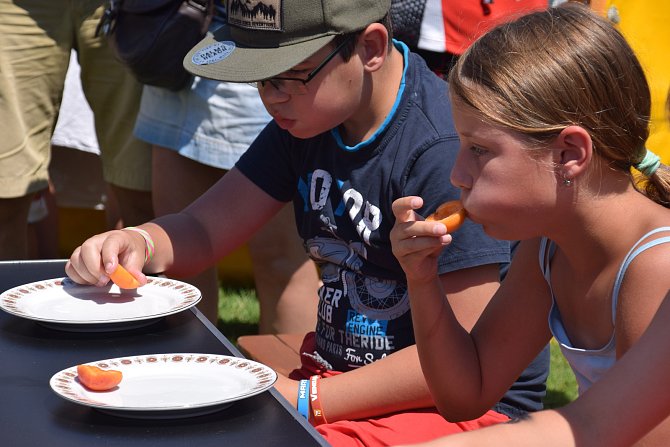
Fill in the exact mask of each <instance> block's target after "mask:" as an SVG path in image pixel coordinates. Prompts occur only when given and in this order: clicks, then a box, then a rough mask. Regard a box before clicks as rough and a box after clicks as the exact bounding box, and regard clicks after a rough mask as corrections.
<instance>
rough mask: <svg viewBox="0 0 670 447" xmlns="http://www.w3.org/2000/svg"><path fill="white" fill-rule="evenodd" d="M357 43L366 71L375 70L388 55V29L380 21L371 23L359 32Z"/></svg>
mask: <svg viewBox="0 0 670 447" xmlns="http://www.w3.org/2000/svg"><path fill="white" fill-rule="evenodd" d="M358 43H359V45H360V51H361V53H360V55H361V60H362V62H363V65H364V66H365V68H366V70H367V71H370V72H373V71H377V70H379V69H380V68H381V66H382V65H383V64H384V60H385V59H386V57H387V56H388V31H387V29H386V27H385V26H384V25H382V24H381V23H372V24H370V25H368V26H367V28H365V31H363V33H361V35H360V37H359V40H358Z"/></svg>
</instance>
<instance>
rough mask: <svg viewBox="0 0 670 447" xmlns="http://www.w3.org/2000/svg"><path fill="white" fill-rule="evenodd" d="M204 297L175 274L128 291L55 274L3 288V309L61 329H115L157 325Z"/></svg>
mask: <svg viewBox="0 0 670 447" xmlns="http://www.w3.org/2000/svg"><path fill="white" fill-rule="evenodd" d="M201 298H202V294H201V293H200V291H199V290H198V289H197V288H196V287H194V286H192V285H190V284H187V283H184V282H181V281H177V280H174V279H169V278H161V277H148V278H147V284H146V285H144V286H141V287H138V288H137V289H128V290H126V289H120V288H119V287H118V286H117V285H116V284H114V283H111V282H110V283H109V284H108V285H106V286H104V287H96V286H89V285H81V284H77V283H75V282H74V281H72V280H71V279H69V278H55V279H48V280H44V281H37V282H33V283H29V284H24V285H22V286H17V287H14V288H12V289H9V290H7V291H5V292H3V293H2V294H0V309H2V310H4V311H5V312H8V313H10V314H12V315H15V316H18V317H22V318H26V319H29V320H34V321H36V322H38V323H41V324H43V325H45V326H48V327H52V328H55V329H60V330H67V331H115V330H125V329H130V328H134V327H139V326H144V325H147V324H151V323H153V322H155V321H157V320H159V319H160V318H162V317H165V316H167V315H172V314H174V313H177V312H181V311H183V310H186V309H188V308H190V307H192V306H194V305H196V304H197V303H198V302H199V301H200V299H201Z"/></svg>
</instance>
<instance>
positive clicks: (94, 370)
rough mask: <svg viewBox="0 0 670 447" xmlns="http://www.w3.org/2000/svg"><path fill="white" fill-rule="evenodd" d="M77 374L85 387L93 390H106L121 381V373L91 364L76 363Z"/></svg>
mask: <svg viewBox="0 0 670 447" xmlns="http://www.w3.org/2000/svg"><path fill="white" fill-rule="evenodd" d="M77 376H78V377H79V381H80V382H81V383H82V384H83V385H84V386H85V387H86V388H88V389H90V390H93V391H107V390H111V389H112V388H114V387H115V386H116V385H118V384H119V383H121V379H122V378H123V373H122V372H121V371H116V370H114V369H102V368H98V367H97V366H93V365H77Z"/></svg>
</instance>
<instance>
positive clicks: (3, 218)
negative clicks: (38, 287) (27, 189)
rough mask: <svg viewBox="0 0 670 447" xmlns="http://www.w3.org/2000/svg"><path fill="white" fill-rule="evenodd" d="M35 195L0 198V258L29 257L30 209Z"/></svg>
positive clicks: (4, 259)
mask: <svg viewBox="0 0 670 447" xmlns="http://www.w3.org/2000/svg"><path fill="white" fill-rule="evenodd" d="M33 196H34V194H28V195H25V196H23V197H18V198H15V199H0V260H3V261H7V260H13V259H26V258H27V257H28V210H29V209H30V203H31V202H32V200H33Z"/></svg>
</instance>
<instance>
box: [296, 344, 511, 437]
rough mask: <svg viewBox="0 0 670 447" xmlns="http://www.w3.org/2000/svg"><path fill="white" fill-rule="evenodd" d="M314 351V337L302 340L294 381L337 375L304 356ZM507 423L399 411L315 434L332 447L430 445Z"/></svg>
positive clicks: (490, 416)
mask: <svg viewBox="0 0 670 447" xmlns="http://www.w3.org/2000/svg"><path fill="white" fill-rule="evenodd" d="M314 349H315V341H314V333H313V332H310V333H309V334H307V336H306V337H305V340H304V341H303V344H302V346H301V348H300V352H302V353H303V354H301V360H302V367H301V368H300V369H296V370H294V371H292V372H291V374H290V375H289V377H290V378H291V379H294V380H299V379H308V378H309V377H310V376H312V375H314V374H318V375H320V376H321V377H330V376H334V375H337V374H340V372H339V371H333V370H329V369H327V368H326V367H324V365H323V364H321V363H319V362H318V360H317V359H316V358H314V357H312V356H311V355H309V354H306V353H312V352H314ZM507 421H509V417H507V416H505V415H504V414H501V413H498V412H496V411H493V410H489V411H488V412H487V413H486V414H485V415H483V416H481V417H480V418H477V419H474V420H472V421H465V422H448V421H447V420H445V419H444V418H443V417H442V416H441V415H440V414H439V413H438V411H437V409H436V408H426V409H417V410H408V411H402V412H399V413H392V414H387V415H384V416H378V417H374V418H368V419H358V420H353V421H347V420H343V421H337V422H332V423H328V424H321V425H318V426H317V427H316V430H317V431H318V432H319V433H321V435H322V436H323V437H324V438H326V440H327V441H328V442H329V443H330V445H332V446H333V447H345V446H357V447H360V446H370V447H371V446H388V445H397V444H406V443H418V442H424V441H430V440H431V439H435V438H439V437H441V436H446V435H451V434H454V433H461V432H464V431H470V430H475V429H478V428H482V427H487V426H489V425H494V424H498V423H500V422H507Z"/></svg>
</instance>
